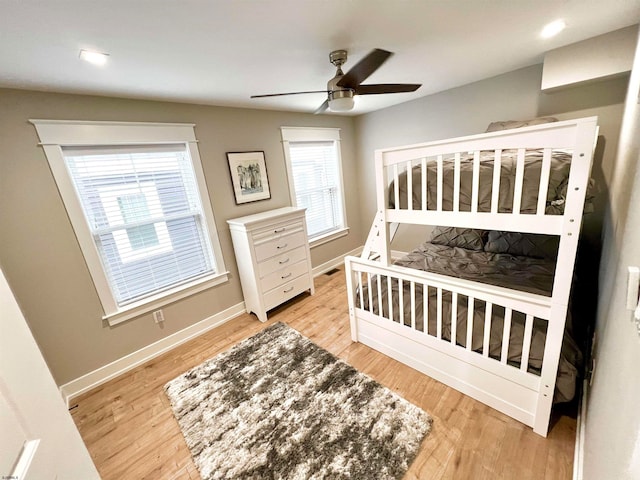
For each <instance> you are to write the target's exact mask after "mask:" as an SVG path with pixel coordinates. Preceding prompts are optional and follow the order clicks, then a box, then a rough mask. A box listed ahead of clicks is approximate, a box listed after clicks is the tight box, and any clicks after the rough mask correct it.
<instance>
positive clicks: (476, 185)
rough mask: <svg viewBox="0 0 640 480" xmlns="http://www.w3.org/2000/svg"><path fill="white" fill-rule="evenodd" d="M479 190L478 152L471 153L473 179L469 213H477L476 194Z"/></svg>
mask: <svg viewBox="0 0 640 480" xmlns="http://www.w3.org/2000/svg"><path fill="white" fill-rule="evenodd" d="M479 189H480V152H479V151H478V150H476V151H475V152H473V177H472V179H471V212H472V213H476V212H477V211H478V192H479Z"/></svg>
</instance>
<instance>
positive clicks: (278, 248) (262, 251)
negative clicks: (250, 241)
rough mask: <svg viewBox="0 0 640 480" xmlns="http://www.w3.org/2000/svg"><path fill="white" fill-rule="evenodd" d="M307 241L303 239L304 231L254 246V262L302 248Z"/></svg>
mask: <svg viewBox="0 0 640 480" xmlns="http://www.w3.org/2000/svg"><path fill="white" fill-rule="evenodd" d="M306 241H307V239H306V238H305V234H304V230H303V231H300V232H297V233H292V234H290V235H282V236H280V237H278V238H274V239H271V240H269V241H267V242H264V243H261V244H259V245H258V244H257V243H256V245H255V249H256V260H257V261H258V262H260V261H262V260H265V259H267V258H269V257H273V256H275V255H278V254H281V253H284V252H288V251H290V250H293V249H294V248H298V247H301V246H304V245H305V244H306Z"/></svg>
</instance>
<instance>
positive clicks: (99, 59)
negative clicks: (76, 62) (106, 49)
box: [80, 50, 109, 65]
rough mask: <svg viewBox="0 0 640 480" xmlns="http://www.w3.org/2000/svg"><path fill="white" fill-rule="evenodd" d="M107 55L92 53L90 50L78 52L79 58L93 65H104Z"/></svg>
mask: <svg viewBox="0 0 640 480" xmlns="http://www.w3.org/2000/svg"><path fill="white" fill-rule="evenodd" d="M108 56H109V54H108V53H100V52H92V51H90V50H80V58H81V59H82V60H84V61H86V62H89V63H93V64H94V65H104V64H105V63H107V57H108Z"/></svg>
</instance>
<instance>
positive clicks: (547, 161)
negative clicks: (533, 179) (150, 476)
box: [536, 148, 551, 215]
mask: <svg viewBox="0 0 640 480" xmlns="http://www.w3.org/2000/svg"><path fill="white" fill-rule="evenodd" d="M550 174H551V149H550V148H545V149H544V150H543V152H542V168H541V170H540V186H539V191H538V206H537V208H536V215H544V214H545V211H546V208H547V192H548V190H549V176H550Z"/></svg>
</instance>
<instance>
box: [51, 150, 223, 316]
mask: <svg viewBox="0 0 640 480" xmlns="http://www.w3.org/2000/svg"><path fill="white" fill-rule="evenodd" d="M62 152H63V157H64V162H65V165H66V167H67V170H68V172H69V175H70V177H71V180H72V183H73V186H74V187H75V191H76V193H77V196H78V199H79V201H80V204H81V206H82V210H83V212H84V215H85V218H86V221H87V224H88V227H89V230H90V232H91V235H92V237H93V241H94V242H95V246H96V248H97V250H98V253H99V256H100V259H101V262H102V264H103V268H104V270H105V273H106V276H107V279H108V282H109V286H110V288H111V290H112V293H113V296H114V299H115V301H116V303H117V305H118V306H119V307H122V306H125V305H127V304H129V303H131V302H136V301H138V300H141V299H143V298H145V297H147V296H149V295H155V294H158V293H159V292H162V291H163V290H166V289H169V288H174V287H176V286H179V285H181V284H184V283H187V282H191V281H193V280H195V279H198V278H200V277H203V276H207V275H210V274H212V273H215V262H214V259H213V255H212V253H211V246H210V245H209V240H208V238H209V236H208V234H207V231H206V228H207V226H206V222H205V219H204V218H205V217H204V215H203V209H202V204H201V200H200V195H199V192H198V186H197V182H196V178H195V174H194V170H193V166H192V162H191V158H190V155H189V151H188V149H187V148H186V146H185V145H184V144H180V145H155V146H135V145H134V146H108V147H81V148H80V147H78V148H76V147H64V148H63V149H62Z"/></svg>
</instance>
